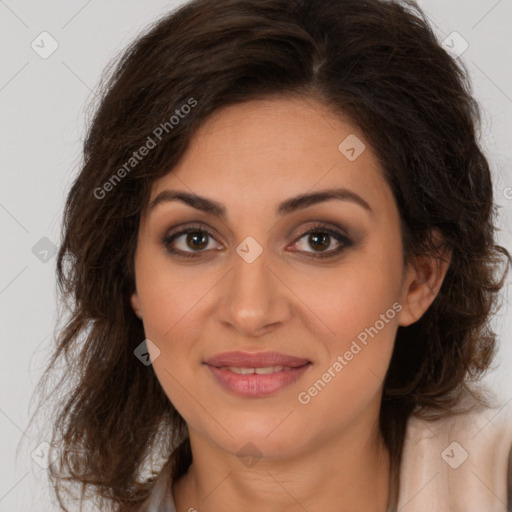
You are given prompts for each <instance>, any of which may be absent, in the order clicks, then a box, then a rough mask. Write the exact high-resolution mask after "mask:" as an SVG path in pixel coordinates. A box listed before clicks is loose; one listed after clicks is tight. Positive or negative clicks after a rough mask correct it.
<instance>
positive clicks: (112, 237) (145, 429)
mask: <svg viewBox="0 0 512 512" xmlns="http://www.w3.org/2000/svg"><path fill="white" fill-rule="evenodd" d="M99 92H100V94H99V103H98V104H97V105H94V109H95V110H94V116H93V119H92V122H91V123H90V127H89V129H88V133H87V136H86V139H85V143H84V147H83V163H82V165H81V168H80V171H79V173H78V175H77V177H76V179H75V180H74V182H73V184H72V187H71V189H70V191H69V195H68V197H67V201H66V205H65V211H64V217H63V224H62V241H61V245H60V248H59V252H58V256H57V263H56V271H57V278H58V279H57V281H58V288H59V292H60V294H61V296H62V298H63V300H64V301H65V302H66V303H67V304H68V305H69V312H70V315H69V318H67V319H66V322H65V325H64V326H63V327H62V329H60V330H59V331H58V334H57V336H56V347H55V349H54V351H53V352H52V357H51V361H50V362H49V364H48V367H47V369H46V371H45V373H44V379H43V380H44V382H45V383H46V380H47V379H49V376H50V375H53V374H54V372H56V371H57V369H58V366H59V363H60V362H61V361H62V363H63V368H64V370H65V372H64V374H63V377H62V379H61V381H60V382H59V383H57V385H55V387H54V392H60V393H61V394H62V390H63V389H64V384H65V383H66V382H67V383H68V385H69V388H68V391H67V394H65V395H64V396H61V397H60V399H59V401H58V403H56V405H55V409H54V417H53V418H52V421H53V424H52V442H51V444H52V445H55V446H59V447H61V450H60V454H59V458H58V459H57V460H56V462H55V463H53V464H52V465H51V466H50V467H49V475H50V479H51V481H52V485H53V487H54V490H55V492H56V495H57V498H58V501H59V504H60V506H61V507H62V509H63V510H67V508H65V507H66V505H65V503H64V500H63V494H62V491H63V490H66V491H67V492H70V490H71V488H72V487H73V485H76V484H80V485H81V488H82V498H83V497H84V496H85V492H86V491H88V490H91V489H92V490H93V491H94V492H93V493H92V494H91V496H93V497H94V498H95V499H98V500H101V503H102V506H101V507H100V508H101V510H106V509H107V508H106V507H111V508H112V509H113V510H119V511H121V510H128V509H129V507H130V506H133V505H134V504H137V503H140V502H142V501H143V500H144V498H146V497H147V496H148V494H149V493H150V491H151V488H152V485H153V482H154V475H155V474H156V473H157V471H154V470H153V472H152V473H153V476H148V473H149V470H151V469H153V468H154V467H155V465H157V466H158V465H159V464H160V463H161V462H162V461H169V460H172V461H173V475H174V477H175V478H179V476H181V475H182V474H183V473H184V472H185V471H186V470H187V467H188V466H189V464H190V462H191V452H190V446H189V442H188V437H187V427H186V424H185V422H184V420H183V418H182V417H181V416H180V415H179V413H178V412H177V411H176V410H175V408H174V407H173V404H172V403H171V402H170V401H169V399H168V398H167V396H166V395H165V393H164V391H163V390H162V387H161V386H160V384H159V382H158V380H157V378H156V376H155V373H154V371H153V368H152V366H151V365H149V366H145V365H142V364H141V363H140V361H139V360H138V359H137V358H136V357H135V356H134V350H135V348H136V347H137V346H138V345H139V344H140V343H141V341H142V340H144V338H145V335H144V329H143V325H142V322H141V320H140V319H139V318H138V317H137V316H136V315H135V314H134V311H133V309H132V308H131V306H130V301H129V297H130V295H131V294H132V293H133V291H134V289H135V276H134V253H135V248H136V242H137V233H138V227H139V221H140V218H141V214H142V213H143V212H144V211H145V208H146V207H147V205H148V202H149V197H150V196H149V194H150V190H151V186H152V184H153V182H154V181H155V180H157V179H158V178H160V177H162V176H164V175H165V174H167V173H169V172H170V171H171V170H172V168H173V166H175V165H176V164H177V162H178V161H179V160H180V158H181V156H182V155H183V154H184V152H185V150H186V148H187V147H188V145H189V142H190V141H191V138H192V137H193V136H194V133H195V132H196V130H197V129H198V128H199V127H200V126H201V125H202V123H204V121H205V120H206V119H207V118H208V116H209V115H210V114H212V113H213V112H214V111H217V110H218V109H221V108H223V107H226V106H228V105H233V104H237V103H241V102H245V101H248V100H251V99H258V98H267V97H270V96H273V97H310V98H315V99H317V100H319V101H321V102H323V103H324V104H325V105H327V106H328V107H329V109H330V110H331V111H332V112H333V113H335V114H336V115H340V116H343V117H344V118H345V119H346V118H348V119H350V120H351V121H352V122H353V123H354V124H355V125H357V126H358V127H359V128H360V129H361V131H362V133H363V134H364V135H365V137H366V139H367V141H368V143H369V144H370V145H371V146H372V148H373V149H374V152H375V154H376V155H377V158H378V161H379V163H380V165H381V167H382V169H383V172H384V176H385V178H386V180H387V182H388V183H389V185H390V187H391V189H392V191H393V195H394V198H395V200H396V203H397V205H398V209H399V213H400V221H401V231H402V237H403V241H404V254H403V256H404V262H405V263H407V262H409V261H412V258H414V257H415V256H417V255H421V254H432V253H435V251H437V250H439V248H440V246H439V244H436V243H435V240H434V239H433V237H432V236H431V235H432V233H433V230H437V231H438V232H439V233H441V235H442V237H441V238H442V239H441V245H442V246H443V247H447V248H449V249H450V250H451V252H452V257H451V263H450V266H449V269H448V271H447V274H446V277H445V280H444V282H443V285H442V287H441V289H440V291H439V293H438V295H437V297H436V298H435V300H434V302H433V303H432V305H431V306H430V308H429V309H428V310H427V312H426V313H425V314H424V315H423V316H422V318H420V319H419V320H418V321H417V322H415V323H414V324H412V325H410V326H407V327H399V328H398V332H397V336H396V342H395V347H394V352H393V356H392V360H391V363H390V367H389V370H388V373H387V377H386V380H385V383H384V391H383V399H382V406H381V412H380V429H381V432H382V436H383V438H384V440H385V442H386V444H387V447H388V449H389V451H390V454H391V457H392V461H393V464H395V465H398V464H399V461H400V455H401V450H402V446H403V440H404V436H405V426H406V422H407V419H408V418H409V417H410V415H411V414H418V415H425V417H432V415H435V414H439V415H444V414H450V413H452V412H454V410H455V409H456V406H457V404H459V403H460V397H461V396H462V395H463V394H464V393H466V392H468V391H469V392H470V393H472V394H473V395H474V396H475V397H476V398H477V399H478V400H480V401H481V402H482V403H484V402H485V398H484V397H483V395H481V396H480V395H479V393H478V391H477V388H476V387H474V388H473V386H472V383H474V382H476V381H477V380H478V379H479V377H480V376H481V375H483V373H484V372H485V370H486V369H488V368H489V366H490V364H491V361H492V358H493V355H494V352H495V344H496V333H495V332H493V330H492V327H491V325H490V318H491V315H492V314H493V313H494V312H495V311H496V308H497V307H498V293H499V291H500V289H501V287H502V286H503V283H504V279H505V276H506V272H507V271H508V268H509V265H510V255H509V253H508V252H507V250H506V249H504V248H503V247H501V246H499V245H497V244H496V243H495V233H496V227H495V225H494V222H495V216H496V210H495V206H494V203H493V189H492V182H491V173H490V169H489V164H488V161H487V160H486V157H485V156H484V154H483V151H482V149H481V148H480V146H479V143H478V130H479V124H480V112H479V106H478V104H477V102H476V100H475V99H474V98H473V96H472V93H471V85H470V83H469V79H468V73H467V70H466V69H465V67H464V65H463V63H462V62H461V61H460V60H458V59H454V58H453V57H451V56H450V55H449V54H448V53H447V52H446V51H445V50H444V49H443V47H442V45H441V44H440V43H439V42H438V40H437V39H436V37H435V35H434V33H433V31H432V29H431V27H430V25H429V22H428V20H427V17H426V16H425V14H424V12H423V11H422V10H421V9H420V8H419V7H418V6H417V5H416V4H415V3H414V2H413V1H399V0H393V1H386V0H302V1H296V2H293V3H291V2H290V1H289V0H258V1H253V0H217V1H215V2H212V1H210V0H192V1H190V2H188V3H186V4H184V5H182V6H180V7H179V8H177V9H176V10H174V11H173V12H171V13H169V14H167V15H166V16H165V17H162V18H161V19H159V20H157V21H156V22H155V23H154V24H153V25H152V26H150V27H149V28H148V29H147V30H146V31H145V33H144V34H142V35H140V36H139V37H138V38H136V39H135V40H134V42H133V43H132V44H131V45H130V46H129V47H128V48H127V49H126V50H125V51H124V52H123V53H122V55H120V57H119V58H118V59H117V60H115V61H113V62H112V64H111V66H110V67H109V68H107V69H106V71H105V73H104V75H103V78H102V81H101V83H100V85H99ZM191 99H192V100H193V101H191ZM185 105H189V106H190V108H187V109H185V108H184V106H185ZM191 105H194V106H193V108H192V106H191ZM185 112H186V115H185V114H184V113H185ZM181 114H183V115H181ZM173 117H175V118H176V119H178V118H179V121H178V122H174V121H172V119H173ZM169 120H171V121H169ZM159 127H160V129H158V128H159ZM157 134H158V136H159V137H160V139H159V138H158V137H157ZM150 139H151V140H152V141H153V147H152V148H151V149H150V150H148V151H145V152H144V151H141V154H143V153H145V156H144V157H143V158H137V159H135V157H134V156H133V155H134V154H135V153H134V151H135V150H137V149H138V148H142V147H143V145H144V144H146V148H147V147H148V146H147V143H148V141H149V140H150ZM132 158H133V159H134V160H133V161H132ZM128 161H130V162H131V163H130V166H128V165H127V162H128ZM502 262H506V267H505V270H504V272H503V273H502V275H501V277H500V275H499V272H498V271H499V270H500V268H501V263H502ZM44 387H45V386H43V388H44ZM47 398H49V397H47ZM157 448H158V451H157ZM155 457H156V458H155ZM109 509H110V508H109Z"/></svg>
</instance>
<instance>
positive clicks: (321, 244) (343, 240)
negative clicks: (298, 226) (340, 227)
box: [294, 224, 353, 258]
mask: <svg viewBox="0 0 512 512" xmlns="http://www.w3.org/2000/svg"><path fill="white" fill-rule="evenodd" d="M306 236H307V238H306ZM302 239H305V241H304V242H302V249H301V248H300V247H301V242H300V240H302ZM297 240H298V241H297V242H295V243H294V248H297V247H298V248H299V252H304V253H306V254H308V257H311V258H329V257H333V256H336V255H338V254H339V253H341V252H342V251H343V250H344V249H347V248H348V247H351V246H352V245H353V244H352V241H351V240H350V239H349V238H347V237H346V236H345V235H343V234H342V233H340V232H339V231H335V230H333V229H331V228H328V227H325V225H323V224H322V225H319V226H315V227H313V228H311V229H309V230H308V231H306V232H305V233H303V234H302V235H301V236H300V237H299V238H298V239H297ZM308 247H310V248H312V249H313V251H308V250H307V248H308ZM329 248H331V249H329Z"/></svg>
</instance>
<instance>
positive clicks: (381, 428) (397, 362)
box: [48, 0, 512, 512]
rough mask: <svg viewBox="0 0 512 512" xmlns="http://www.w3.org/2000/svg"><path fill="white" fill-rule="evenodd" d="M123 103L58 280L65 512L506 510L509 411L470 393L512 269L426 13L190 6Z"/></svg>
mask: <svg viewBox="0 0 512 512" xmlns="http://www.w3.org/2000/svg"><path fill="white" fill-rule="evenodd" d="M104 84H105V86H104V90H103V96H102V99H101V103H100V104H99V106H98V109H97V112H96V115H95V117H94V120H93V122H92V125H91V127H90V130H89V133H88V136H87V139H86V142H85V146H84V165H83V167H82V169H81V171H80V173H79V175H78V177H77V178H76V181H75V182H74V184H73V186H72V188H71V191H70V193H69V196H68V200H67V204H66V210H65V218H64V229H63V241H62V245H61V248H60V252H59V255H58V262H57V271H58V278H59V284H60V286H61V290H62V292H63V294H64V296H65V297H68V298H70V299H73V300H74V304H73V309H72V315H71V317H70V319H69V321H68V323H67V324H66V326H65V328H64V329H63V330H62V332H61V333H59V338H58V342H59V343H58V348H57V350H56V352H55V355H54V358H53V360H52V363H51V365H50V367H49V368H48V372H50V370H52V368H53V367H54V366H56V365H57V362H58V361H60V359H62V357H64V356H67V358H66V363H67V364H68V365H69V372H68V375H69V376H70V377H76V381H74V383H73V386H74V387H72V388H71V390H70V395H69V396H67V397H66V398H65V400H64V401H63V403H62V404H61V406H60V408H59V409H58V410H57V416H56V420H55V423H54V432H53V434H54V437H53V443H52V444H54V445H59V446H60V447H61V457H60V458H59V459H58V460H57V461H56V462H55V463H54V464H53V465H52V466H50V476H51V478H52V480H53V482H54V487H55V490H56V492H57V496H58V498H59V502H60V504H61V505H62V506H64V492H63V491H65V490H67V487H66V486H65V485H64V483H65V482H68V483H69V484H76V483H79V484H82V486H83V490H84V493H83V494H82V499H85V497H86V496H90V497H92V498H93V499H95V500H96V503H98V504H99V507H100V509H101V510H107V507H110V508H108V509H109V510H110V509H112V510H118V511H129V510H138V511H157V510H158V511H163V510H166V511H167V510H169V511H171V510H176V511H178V512H183V511H187V510H188V511H192V510H198V511H200V512H202V511H205V512H207V511H216V510H222V509H225V508H228V507H229V508H231V509H233V510H251V511H263V510H265V511H271V510H289V511H295V510H297V511H298V510H308V511H313V510H322V511H348V510H350V511H355V510H361V511H362V510H364V511H376V512H377V511H379V512H384V511H390V510H403V511H409V510H414V511H420V510H422V511H423V510H425V511H426V510H429V511H430V510H479V511H481V510H493V511H498V510H503V511H505V510H506V508H507V465H508V458H509V453H510V448H511V443H512V441H511V438H512V428H511V427H510V422H509V421H508V420H507V418H508V417H509V416H510V412H509V409H510V407H506V406H503V407H502V404H496V403H494V402H493V400H492V398H491V397H489V396H487V397H486V395H485V393H484V390H483V389H482V388H479V387H478V386H477V385H476V384H475V382H476V380H477V378H478V377H479V376H480V375H482V374H483V373H484V371H485V370H486V369H487V368H488V367H489V365H490V363H491V360H492V356H493V353H494V350H495V343H496V335H495V333H494V332H493V331H492V328H491V325H490V321H491V315H492V313H493V312H494V311H495V308H496V306H497V305H498V293H499V291H500V289H501V287H502V285H503V281H504V278H505V275H506V270H507V269H508V263H509V261H510V256H509V254H508V252H507V251H506V250H505V249H503V248H502V247H500V246H498V245H496V243H495V228H494V224H493V223H494V213H495V212H494V205H493V196H492V183H491V176H490V172H489V166H488V163H487V161H486V158H485V156H484V155H483V153H482V151H481V149H480V148H479V145H478V142H477V135H476V128H477V125H478V121H479V111H478V105H477V104H476V102H475V100H474V99H473V98H472V96H471V94H470V90H469V86H468V83H467V75H466V72H465V70H464V69H463V67H462V66H461V64H460V62H458V61H455V60H453V59H452V58H451V57H450V56H449V55H448V54H447V53H446V52H445V51H444V50H443V48H442V47H441V46H440V44H439V43H438V42H437V40H436V38H435V37H434V35H433V33H432V31H431V29H430V27H429V25H428V22H427V21H426V19H425V17H424V15H423V13H422V12H421V10H420V9H419V8H418V7H417V6H416V5H415V4H413V3H412V2H408V3H399V2H389V1H382V0H364V1H361V0H336V1H334V0H314V1H313V0H309V1H308V0H305V1H298V2H293V3H290V2H288V1H285V0H261V1H258V2H252V1H249V0H218V1H216V2H210V1H209V0H194V1H192V2H190V3H188V4H185V5H183V6H182V7H181V8H180V9H178V10H177V11H176V12H173V13H171V14H170V15H169V16H167V17H166V18H164V19H162V20H159V21H158V22H157V23H155V25H154V26H153V27H152V28H151V29H150V30H149V31H148V32H147V33H146V34H144V35H143V36H141V37H140V38H138V39H137V40H136V41H135V42H134V43H133V44H132V45H131V46H130V48H129V49H128V50H127V51H126V52H125V53H124V55H123V57H122V59H121V60H120V62H119V63H118V65H117V67H116V68H115V70H114V72H113V73H112V75H111V76H110V77H109V79H108V80H107V81H105V82H104ZM502 262H505V263H506V264H507V267H506V268H505V272H501V271H500V270H501V267H500V264H501V263H502ZM71 354H72V355H71ZM150 474H151V476H150ZM508 489H510V485H509V487H508ZM85 491H90V494H89V495H87V494H86V492H85Z"/></svg>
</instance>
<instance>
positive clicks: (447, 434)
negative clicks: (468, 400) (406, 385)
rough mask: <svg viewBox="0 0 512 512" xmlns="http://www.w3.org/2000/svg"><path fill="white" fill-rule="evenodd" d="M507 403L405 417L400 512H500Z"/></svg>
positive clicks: (511, 427) (509, 441) (509, 428)
mask: <svg viewBox="0 0 512 512" xmlns="http://www.w3.org/2000/svg"><path fill="white" fill-rule="evenodd" d="M511 448H512V400H510V401H509V402H506V403H502V404H499V405H495V406H493V407H480V406H478V405H476V404H475V405H473V406H472V407H471V408H470V409H469V410H467V411H466V412H464V413H454V414H450V415H447V416H444V417H442V418H438V419H435V420H425V419H421V418H419V417H418V416H415V415H413V416H411V418H410V419H409V422H408V425H407V432H406V437H405V443H404V450H403V455H402V463H401V468H400V492H399V502H398V509H399V510H401V511H402V512H412V511H414V512H422V511H427V510H429V511H431V510H436V511H439V512H444V511H445V510H446V511H459V510H460V511H464V512H471V511H482V510H486V511H490V512H494V511H495V512H501V511H502V512H506V511H507V501H508V500H509V499H510V497H509V494H510V493H511V491H512V484H511V482H510V468H509V466H510V464H511V460H512V459H511Z"/></svg>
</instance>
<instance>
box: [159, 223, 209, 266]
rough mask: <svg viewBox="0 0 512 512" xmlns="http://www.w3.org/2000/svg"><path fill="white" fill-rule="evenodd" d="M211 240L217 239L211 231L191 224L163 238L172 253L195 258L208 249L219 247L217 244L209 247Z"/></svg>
mask: <svg viewBox="0 0 512 512" xmlns="http://www.w3.org/2000/svg"><path fill="white" fill-rule="evenodd" d="M211 240H215V238H214V237H213V236H212V234H211V233H210V232H209V231H207V230H205V229H203V228H200V227H196V226H190V227H187V228H185V229H182V230H181V231H178V232H177V233H173V234H171V235H168V236H166V237H165V238H164V239H163V244H164V245H165V247H166V248H167V250H168V251H169V252H170V253H172V254H176V255H179V256H184V257H190V258H194V257H197V256H201V254H202V253H203V252H205V251H206V250H209V249H215V248H216V247H217V245H216V244H213V246H212V247H208V246H209V245H210V242H211Z"/></svg>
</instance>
